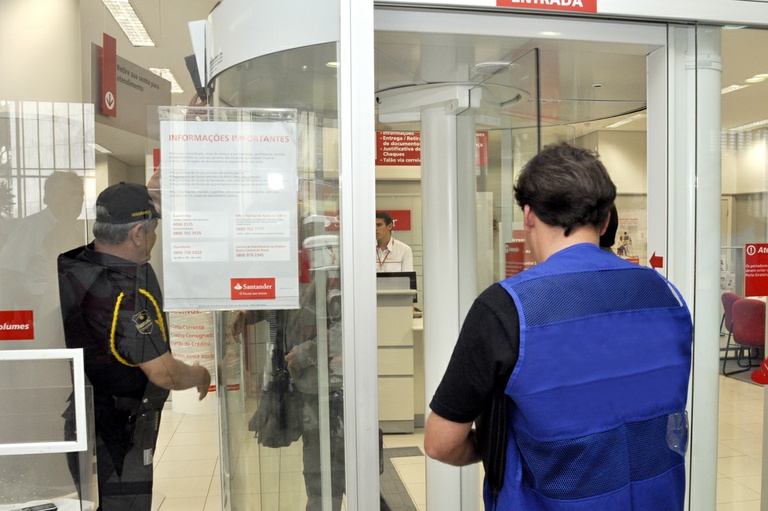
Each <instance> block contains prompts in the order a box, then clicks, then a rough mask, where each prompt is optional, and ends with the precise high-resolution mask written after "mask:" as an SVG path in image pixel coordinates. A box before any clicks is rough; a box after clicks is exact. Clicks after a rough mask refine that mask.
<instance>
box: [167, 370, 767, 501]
mask: <svg viewBox="0 0 768 511" xmlns="http://www.w3.org/2000/svg"><path fill="white" fill-rule="evenodd" d="M762 428H763V389H762V388H761V387H758V386H756V385H752V384H750V383H745V382H742V381H739V380H736V379H734V378H725V377H721V378H720V423H719V431H720V434H719V446H718V480H717V511H759V509H760V474H761V465H762ZM423 439H424V434H423V432H422V431H417V432H416V433H415V434H413V435H386V436H385V437H384V448H385V449H397V448H405V447H414V446H416V447H419V448H420V449H421V448H422V444H423ZM252 444H253V445H256V443H255V442H252ZM300 453H301V447H300V444H299V443H296V444H294V445H292V446H291V447H290V448H288V449H281V450H265V449H262V450H261V451H260V453H259V455H258V456H255V455H251V454H250V453H245V454H244V458H243V460H241V462H244V463H246V464H247V466H248V470H247V471H248V473H250V474H253V473H254V472H259V473H260V474H261V475H260V477H254V482H253V487H252V491H253V494H258V493H259V492H260V491H261V488H262V487H264V488H267V487H276V488H282V489H281V490H280V492H279V493H271V494H268V493H267V492H266V491H265V492H264V493H261V494H260V495H259V496H258V497H257V498H255V499H254V498H253V494H251V496H250V497H246V496H245V495H242V494H241V495H239V496H236V497H235V498H236V499H240V498H242V499H246V501H247V502H249V504H248V505H242V504H241V505H238V506H237V508H236V509H237V511H244V510H245V511H273V510H275V511H280V510H287V511H300V510H301V509H303V507H304V504H303V503H304V502H305V500H304V499H305V498H306V497H304V492H303V481H302V479H301V473H300V470H301V456H300ZM391 461H392V464H393V465H394V467H395V469H396V470H397V473H398V474H399V476H400V478H401V480H402V482H403V484H404V486H405V488H406V489H407V491H408V494H409V497H410V499H411V501H412V503H413V506H414V507H415V508H416V509H417V510H418V511H426V509H427V506H426V488H425V485H426V483H425V475H424V474H425V472H424V457H423V456H405V457H401V458H398V457H393V458H391ZM155 464H156V465H155V466H156V472H155V496H156V502H155V505H154V506H153V507H154V508H155V510H156V511H218V510H220V509H221V490H220V483H219V465H218V440H217V437H216V416H215V415H211V414H208V415H189V414H180V413H175V412H173V411H172V410H170V409H169V410H167V411H165V412H164V413H163V422H162V425H161V427H160V438H159V440H158V449H157V456H156V459H155ZM277 478H279V480H278V479H277ZM289 479H290V480H289ZM286 490H292V491H286ZM259 501H261V502H259Z"/></svg>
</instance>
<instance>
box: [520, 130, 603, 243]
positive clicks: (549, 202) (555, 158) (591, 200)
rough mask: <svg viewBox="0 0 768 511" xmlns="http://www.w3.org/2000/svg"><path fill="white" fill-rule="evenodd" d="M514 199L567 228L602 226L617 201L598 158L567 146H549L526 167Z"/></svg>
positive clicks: (571, 229) (590, 153) (544, 217)
mask: <svg viewBox="0 0 768 511" xmlns="http://www.w3.org/2000/svg"><path fill="white" fill-rule="evenodd" d="M514 190H515V200H516V201H517V204H518V205H519V206H520V207H521V208H522V207H524V206H526V205H528V206H530V208H531V210H533V212H534V213H535V214H536V216H537V217H538V218H539V219H540V220H541V221H542V222H544V223H545V224H547V225H551V226H559V227H563V228H564V229H565V232H564V234H565V235H566V236H569V235H570V234H571V232H573V230H574V229H575V228H577V227H581V226H584V225H593V226H595V227H599V226H602V224H603V222H605V219H606V218H607V217H608V213H609V212H610V210H611V206H612V205H613V201H614V199H615V198H616V186H615V185H614V184H613V181H611V178H610V176H609V175H608V171H607V170H605V167H604V166H603V164H602V163H600V160H598V158H597V155H596V154H595V153H593V152H591V151H588V150H586V149H581V148H579V147H574V146H572V145H569V144H566V143H560V144H554V145H549V146H546V147H545V148H544V149H542V150H541V152H540V153H539V154H537V155H536V156H534V157H533V158H531V160H530V161H529V162H528V163H526V164H525V166H524V167H523V170H522V171H521V172H520V175H519V176H518V178H517V184H516V185H515V188H514Z"/></svg>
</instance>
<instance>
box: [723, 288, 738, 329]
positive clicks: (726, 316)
mask: <svg viewBox="0 0 768 511" xmlns="http://www.w3.org/2000/svg"><path fill="white" fill-rule="evenodd" d="M720 300H721V301H722V303H723V319H722V320H720V331H721V332H722V331H723V326H725V328H726V330H728V337H730V336H731V330H732V325H733V316H732V315H731V307H733V303H734V302H735V301H736V300H741V297H740V296H739V295H737V294H736V293H730V292H725V293H723V294H722V295H721V296H720Z"/></svg>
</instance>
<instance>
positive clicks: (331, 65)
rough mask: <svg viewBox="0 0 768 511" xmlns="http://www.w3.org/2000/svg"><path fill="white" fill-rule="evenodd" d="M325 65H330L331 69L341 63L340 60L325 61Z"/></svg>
mask: <svg viewBox="0 0 768 511" xmlns="http://www.w3.org/2000/svg"><path fill="white" fill-rule="evenodd" d="M325 67H330V68H331V69H336V68H337V67H339V63H338V62H326V63H325Z"/></svg>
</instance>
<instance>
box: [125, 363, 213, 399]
mask: <svg viewBox="0 0 768 511" xmlns="http://www.w3.org/2000/svg"><path fill="white" fill-rule="evenodd" d="M139 367H140V368H141V370H142V371H144V374H146V375H147V378H149V381H151V382H152V383H154V384H155V385H157V386H158V387H162V388H164V389H170V390H185V389H191V388H192V387H197V392H198V393H199V394H200V399H203V398H204V397H205V395H206V394H208V387H210V386H211V374H210V373H209V372H208V369H206V368H205V367H203V366H201V365H199V364H198V363H197V362H195V363H194V364H193V365H188V364H185V363H184V362H182V361H181V360H177V359H175V358H173V355H171V353H170V352H166V353H163V354H162V355H160V356H159V357H157V358H154V359H152V360H150V361H149V362H144V363H142V364H139Z"/></svg>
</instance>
